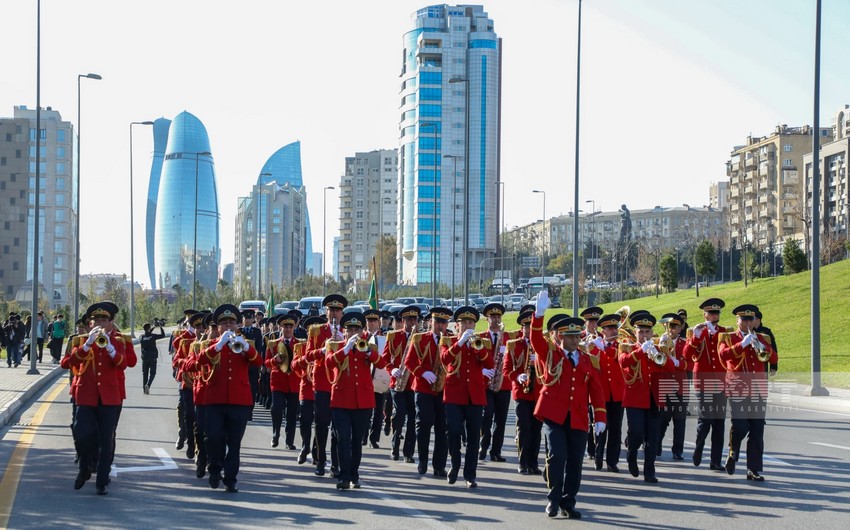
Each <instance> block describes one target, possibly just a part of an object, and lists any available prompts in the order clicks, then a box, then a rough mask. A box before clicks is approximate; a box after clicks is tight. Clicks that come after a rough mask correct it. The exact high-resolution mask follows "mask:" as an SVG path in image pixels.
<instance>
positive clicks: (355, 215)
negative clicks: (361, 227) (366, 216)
mask: <svg viewBox="0 0 850 530" xmlns="http://www.w3.org/2000/svg"><path fill="white" fill-rule="evenodd" d="M354 218H355V219H363V210H360V211H358V212H355V213H354Z"/></svg>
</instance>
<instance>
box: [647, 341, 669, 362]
mask: <svg viewBox="0 0 850 530" xmlns="http://www.w3.org/2000/svg"><path fill="white" fill-rule="evenodd" d="M646 355H647V357H649V360H650V361H652V362H654V363H655V364H657V365H658V366H663V365H664V364H666V363H667V354H666V353H664V352H663V351H661V350H659V349H658V348H657V347H656V346H655V344H654V343H653V344H651V345H650V347H649V351H648V352H646Z"/></svg>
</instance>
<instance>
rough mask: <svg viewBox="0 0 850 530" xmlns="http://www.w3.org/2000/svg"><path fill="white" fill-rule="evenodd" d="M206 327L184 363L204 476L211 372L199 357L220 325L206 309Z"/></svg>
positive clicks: (198, 460)
mask: <svg viewBox="0 0 850 530" xmlns="http://www.w3.org/2000/svg"><path fill="white" fill-rule="evenodd" d="M204 313H205V316H204V328H205V329H206V331H205V332H204V333H203V335H199V336H198V339H199V340H198V341H195V342H194V343H192V349H191V353H190V355H189V357H188V359H187V360H186V361H185V362H184V363H183V370H184V371H185V372H187V373H188V374H189V375H190V376H191V379H192V381H193V384H192V402H193V403H194V404H195V430H194V436H195V447H196V451H197V456H196V457H195V476H196V477H198V478H204V475H206V473H207V466H208V465H209V457H208V456H207V445H206V443H205V441H204V440H205V437H206V392H207V383H208V382H209V381H208V380H209V376H210V374H211V372H210V367H209V366H201V365H200V364H199V359H200V355H201V351H203V349H204V348H206V347H207V346H208V345H209V341H211V340H215V339H217V338H218V325H217V324H216V323H215V321H214V320H213V314H212V312H210V311H204Z"/></svg>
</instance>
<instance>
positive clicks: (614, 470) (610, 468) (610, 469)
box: [605, 465, 620, 473]
mask: <svg viewBox="0 0 850 530" xmlns="http://www.w3.org/2000/svg"><path fill="white" fill-rule="evenodd" d="M605 471H607V472H609V473H619V472H620V468H619V467H617V466H616V465H613V466H612V465H607V466H605Z"/></svg>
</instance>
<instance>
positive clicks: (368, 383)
mask: <svg viewBox="0 0 850 530" xmlns="http://www.w3.org/2000/svg"><path fill="white" fill-rule="evenodd" d="M343 346H345V343H342V342H332V343H331V346H330V347H331V349H332V350H333V353H329V354H328V359H327V361H326V366H329V367H330V368H331V370H332V372H333V374H332V377H333V379H332V380H331V408H337V409H373V408H375V387H374V386H373V385H372V365H373V364H374V365H375V367H376V368H383V367H384V364H385V361H384V359H383V358H382V357H381V356H380V355H379V354H378V347H377V346H376V345H374V344H371V343H369V347H368V349H367V351H365V352H362V351H360V350H358V349H357V348H351V351H349V352H348V354H347V355H346V353H345V351H344V350H343Z"/></svg>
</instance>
